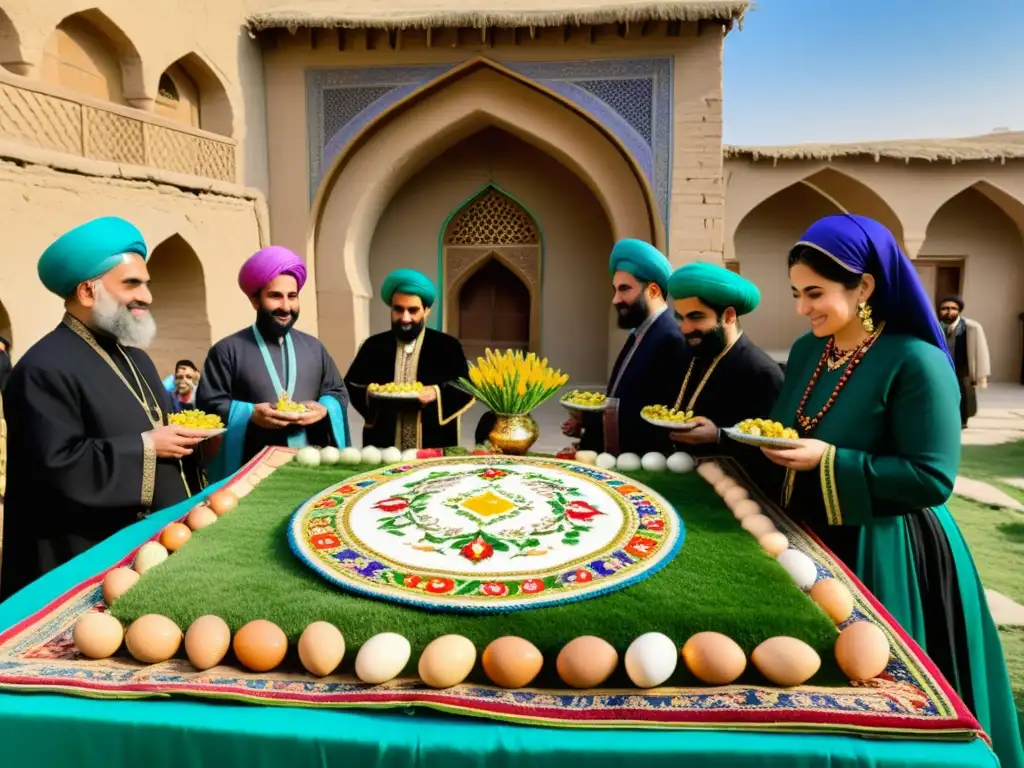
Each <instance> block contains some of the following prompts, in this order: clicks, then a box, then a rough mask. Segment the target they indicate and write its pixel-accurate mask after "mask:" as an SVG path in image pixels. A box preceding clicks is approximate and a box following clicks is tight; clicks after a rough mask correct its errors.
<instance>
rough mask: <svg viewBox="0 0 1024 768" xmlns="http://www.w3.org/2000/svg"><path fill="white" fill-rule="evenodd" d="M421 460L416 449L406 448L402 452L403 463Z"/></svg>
mask: <svg viewBox="0 0 1024 768" xmlns="http://www.w3.org/2000/svg"><path fill="white" fill-rule="evenodd" d="M418 458H419V451H418V450H417V449H416V448H406V449H405V450H404V451H402V461H416V459H418Z"/></svg>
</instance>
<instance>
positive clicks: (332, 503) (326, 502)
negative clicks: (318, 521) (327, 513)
mask: <svg viewBox="0 0 1024 768" xmlns="http://www.w3.org/2000/svg"><path fill="white" fill-rule="evenodd" d="M313 506H314V507H315V508H316V509H323V508H324V507H336V506H338V502H337V501H336V500H334V499H320V501H318V502H317V503H316V504H314V505H313Z"/></svg>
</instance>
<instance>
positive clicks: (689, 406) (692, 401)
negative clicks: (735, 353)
mask: <svg viewBox="0 0 1024 768" xmlns="http://www.w3.org/2000/svg"><path fill="white" fill-rule="evenodd" d="M742 335H743V332H742V331H741V332H740V334H739V335H738V336H736V338H735V339H733V340H732V342H730V343H729V345H728V346H727V347H726V348H725V349H723V350H722V351H721V352H719V353H718V355H717V356H716V357H715V359H714V360H712V361H711V365H709V366H708V370H707V373H705V374H704V377H703V378H702V379H701V380H700V383H699V384H698V385H697V389H695V390H694V392H693V397H691V398H690V402H688V403H687V404H686V410H687V411H692V410H693V406H694V405H696V403H697V398H698V397H700V393H701V391H702V390H703V389H704V385H705V384H707V383H708V379H710V378H711V374H712V373H714V372H715V368H716V367H717V366H718V362H719V360H721V359H722V358H723V357H725V356H726V355H727V354H729V350H730V349H732V347H733V344H735V343H736V342H737V341H739V340H740V336H742ZM696 363H697V358H696V357H694V358H693V360H691V361H690V366H689V368H687V369H686V376H684V377H683V386H681V387H680V388H679V396H678V397H677V398H676V403H675V405H674V406H672V407H673V408H674V409H675V410H677V411H678V410H679V406H680V404H681V403H682V402H683V397H684V396H685V395H686V385H687V384H689V383H690V374H692V373H693V366H694V365H696Z"/></svg>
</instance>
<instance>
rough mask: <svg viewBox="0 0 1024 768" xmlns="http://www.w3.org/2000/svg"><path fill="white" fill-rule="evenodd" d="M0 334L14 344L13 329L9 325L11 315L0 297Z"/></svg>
mask: <svg viewBox="0 0 1024 768" xmlns="http://www.w3.org/2000/svg"><path fill="white" fill-rule="evenodd" d="M0 336H2V337H3V338H5V339H7V340H8V341H9V342H11V344H12V345H13V344H14V329H13V328H12V327H11V315H10V313H9V312H8V311H7V307H5V306H4V302H3V299H2V298H0Z"/></svg>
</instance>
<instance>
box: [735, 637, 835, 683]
mask: <svg viewBox="0 0 1024 768" xmlns="http://www.w3.org/2000/svg"><path fill="white" fill-rule="evenodd" d="M750 660H751V661H752V662H754V666H755V667H757V669H758V671H759V672H760V673H761V674H762V675H764V676H765V677H766V678H768V679H769V680H770V681H771V682H773V683H775V684H776V685H779V686H782V687H783V688H789V687H791V686H794V685H802V684H803V683H806V682H807V681H808V680H810V679H811V678H812V677H814V675H815V674H816V673H817V671H818V670H819V669H820V668H821V657H819V656H818V654H817V652H815V650H814V649H813V648H811V646H809V645H808V644H807V643H805V642H803V641H802V640H797V639H796V638H795V637H785V636H780V637H770V638H768V639H767V640H765V641H764V642H763V643H761V644H760V645H759V646H757V648H755V649H754V652H753V653H751V654H750Z"/></svg>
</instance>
